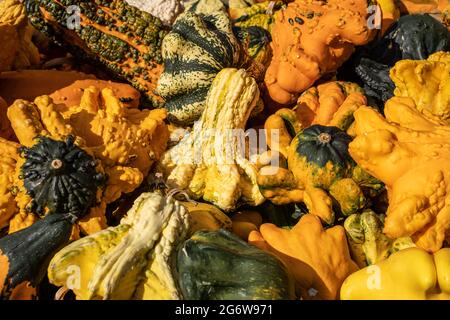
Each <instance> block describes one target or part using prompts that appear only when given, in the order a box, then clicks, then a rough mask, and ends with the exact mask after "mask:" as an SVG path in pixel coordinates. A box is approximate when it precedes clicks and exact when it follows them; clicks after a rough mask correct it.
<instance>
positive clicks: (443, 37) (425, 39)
mask: <svg viewBox="0 0 450 320" xmlns="http://www.w3.org/2000/svg"><path fill="white" fill-rule="evenodd" d="M438 51H450V32H449V31H448V30H447V29H446V27H445V26H444V25H442V24H441V23H440V22H438V21H437V20H436V19H434V18H432V17H431V16H430V15H428V14H416V15H406V16H402V17H400V19H398V20H397V21H396V22H395V23H393V24H392V25H391V27H390V28H389V29H388V30H387V32H386V33H385V34H384V35H383V37H381V38H380V39H378V40H375V41H373V42H371V43H369V44H368V45H366V46H363V47H360V48H359V50H358V51H357V52H356V53H355V54H354V56H353V57H352V59H351V60H350V61H349V63H348V64H346V65H344V66H343V67H342V68H341V69H340V70H339V74H338V78H339V79H340V80H346V81H352V82H356V83H358V84H360V85H361V86H362V87H363V89H364V91H365V92H366V96H367V97H368V98H371V99H372V101H371V105H374V106H375V105H376V106H377V107H378V108H379V109H380V110H382V109H383V105H384V102H385V101H386V100H388V99H389V98H391V97H392V96H393V92H394V89H395V85H394V83H393V82H392V80H391V79H390V78H389V70H390V69H391V68H392V67H393V66H394V65H395V63H396V62H397V61H399V60H404V59H411V60H424V59H427V58H428V56H429V55H430V54H432V53H435V52H438Z"/></svg>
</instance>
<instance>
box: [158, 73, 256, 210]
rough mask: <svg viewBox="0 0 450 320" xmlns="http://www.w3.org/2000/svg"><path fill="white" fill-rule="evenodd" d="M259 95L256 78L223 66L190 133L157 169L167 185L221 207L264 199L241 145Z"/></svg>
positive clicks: (165, 156)
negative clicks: (246, 125)
mask: <svg viewBox="0 0 450 320" xmlns="http://www.w3.org/2000/svg"><path fill="white" fill-rule="evenodd" d="M258 99H259V89H258V86H257V84H256V81H255V80H254V79H253V78H252V77H250V76H249V75H248V74H247V72H246V71H245V70H243V69H240V70H238V69H233V68H227V69H223V70H222V71H221V72H219V74H218V75H217V76H216V78H215V79H214V81H213V84H212V85H211V88H210V90H209V93H208V96H207V99H206V108H205V110H204V111H203V114H202V117H201V119H200V120H199V121H198V122H196V123H195V124H194V127H193V130H192V133H190V134H189V135H187V136H185V138H184V139H183V140H181V142H180V143H179V144H177V145H176V146H175V147H173V148H171V149H169V150H168V151H167V152H166V153H165V154H164V155H163V157H162V159H161V161H160V163H159V166H158V167H159V170H161V172H162V173H163V174H164V176H165V177H167V184H168V185H169V187H172V188H179V189H184V190H186V191H187V192H188V193H189V194H190V195H191V196H192V197H194V198H196V199H203V200H205V201H208V202H211V203H213V204H214V205H216V206H218V207H219V208H220V209H222V210H224V211H231V210H233V209H235V208H236V207H237V206H238V205H239V204H250V205H259V204H261V203H262V202H263V201H264V198H263V196H262V195H261V193H260V192H259V189H258V185H257V183H256V174H257V172H256V167H255V166H254V165H253V164H252V163H251V162H250V161H249V160H248V159H246V158H245V155H244V153H243V148H242V142H243V137H244V136H243V135H244V130H245V124H246V122H247V120H248V118H249V116H250V113H251V112H252V110H253V109H254V108H255V106H256V104H257V102H258Z"/></svg>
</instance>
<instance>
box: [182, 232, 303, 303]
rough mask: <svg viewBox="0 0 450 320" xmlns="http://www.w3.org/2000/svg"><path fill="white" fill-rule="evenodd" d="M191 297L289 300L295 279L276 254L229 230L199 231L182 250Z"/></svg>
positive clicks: (185, 284)
mask: <svg viewBox="0 0 450 320" xmlns="http://www.w3.org/2000/svg"><path fill="white" fill-rule="evenodd" d="M177 260H178V268H177V270H178V279H179V285H180V289H181V292H182V293H183V296H184V298H185V299H188V300H287V299H293V298H294V282H293V279H292V278H291V276H290V275H289V274H288V272H287V269H286V267H285V266H284V264H283V263H282V262H281V261H279V260H278V259H277V258H276V257H275V256H273V255H271V254H269V253H266V252H264V251H263V250H261V249H259V248H256V247H254V246H252V245H249V244H248V243H247V242H245V241H243V240H241V239H239V238H238V237H237V236H236V235H233V234H232V233H230V232H228V231H225V230H223V229H222V230H218V231H199V232H196V233H195V234H194V235H193V236H192V237H191V238H190V239H189V240H187V241H186V242H184V244H183V246H182V247H180V249H179V250H178V259H177Z"/></svg>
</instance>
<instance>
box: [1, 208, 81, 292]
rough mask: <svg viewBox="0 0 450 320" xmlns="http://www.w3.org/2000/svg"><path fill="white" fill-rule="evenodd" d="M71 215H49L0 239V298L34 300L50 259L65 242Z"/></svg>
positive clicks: (71, 220) (70, 230)
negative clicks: (3, 276) (1, 274)
mask: <svg viewBox="0 0 450 320" xmlns="http://www.w3.org/2000/svg"><path fill="white" fill-rule="evenodd" d="M72 224H73V216H71V215H68V214H49V215H47V216H46V217H45V218H44V219H42V220H40V221H38V222H36V223H35V224H34V225H32V226H31V227H29V228H26V229H24V230H21V231H18V232H15V233H13V234H10V235H8V236H5V237H3V238H2V239H0V269H2V271H1V272H0V273H3V272H5V278H2V277H0V299H20V300H24V299H26V300H28V299H34V298H36V288H37V286H38V285H39V283H40V282H41V281H42V279H43V278H44V277H45V274H46V269H47V266H48V263H49V261H50V259H51V258H52V256H53V255H54V254H55V253H56V252H57V251H58V250H59V249H60V248H61V247H63V246H64V245H65V244H66V243H67V242H68V241H69V237H70V234H71V232H72Z"/></svg>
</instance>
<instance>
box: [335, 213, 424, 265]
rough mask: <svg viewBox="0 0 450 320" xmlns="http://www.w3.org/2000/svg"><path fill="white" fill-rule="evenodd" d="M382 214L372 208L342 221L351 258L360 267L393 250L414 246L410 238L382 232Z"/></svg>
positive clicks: (381, 258)
mask: <svg viewBox="0 0 450 320" xmlns="http://www.w3.org/2000/svg"><path fill="white" fill-rule="evenodd" d="M383 226H384V215H382V214H376V213H375V212H373V211H372V210H365V211H364V212H362V213H361V214H358V213H355V214H352V215H350V216H349V217H347V219H345V222H344V228H345V232H346V234H347V240H348V244H349V248H350V253H351V255H352V259H353V260H354V261H355V262H356V263H357V264H358V266H359V267H360V268H364V267H366V266H368V265H372V264H375V263H378V262H379V261H382V260H384V259H386V258H387V257H389V255H390V254H391V253H393V252H397V251H400V250H402V249H405V248H410V247H414V246H415V245H414V243H413V242H412V240H411V238H409V237H404V238H398V239H390V238H388V237H387V236H386V235H385V234H384V233H383Z"/></svg>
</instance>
